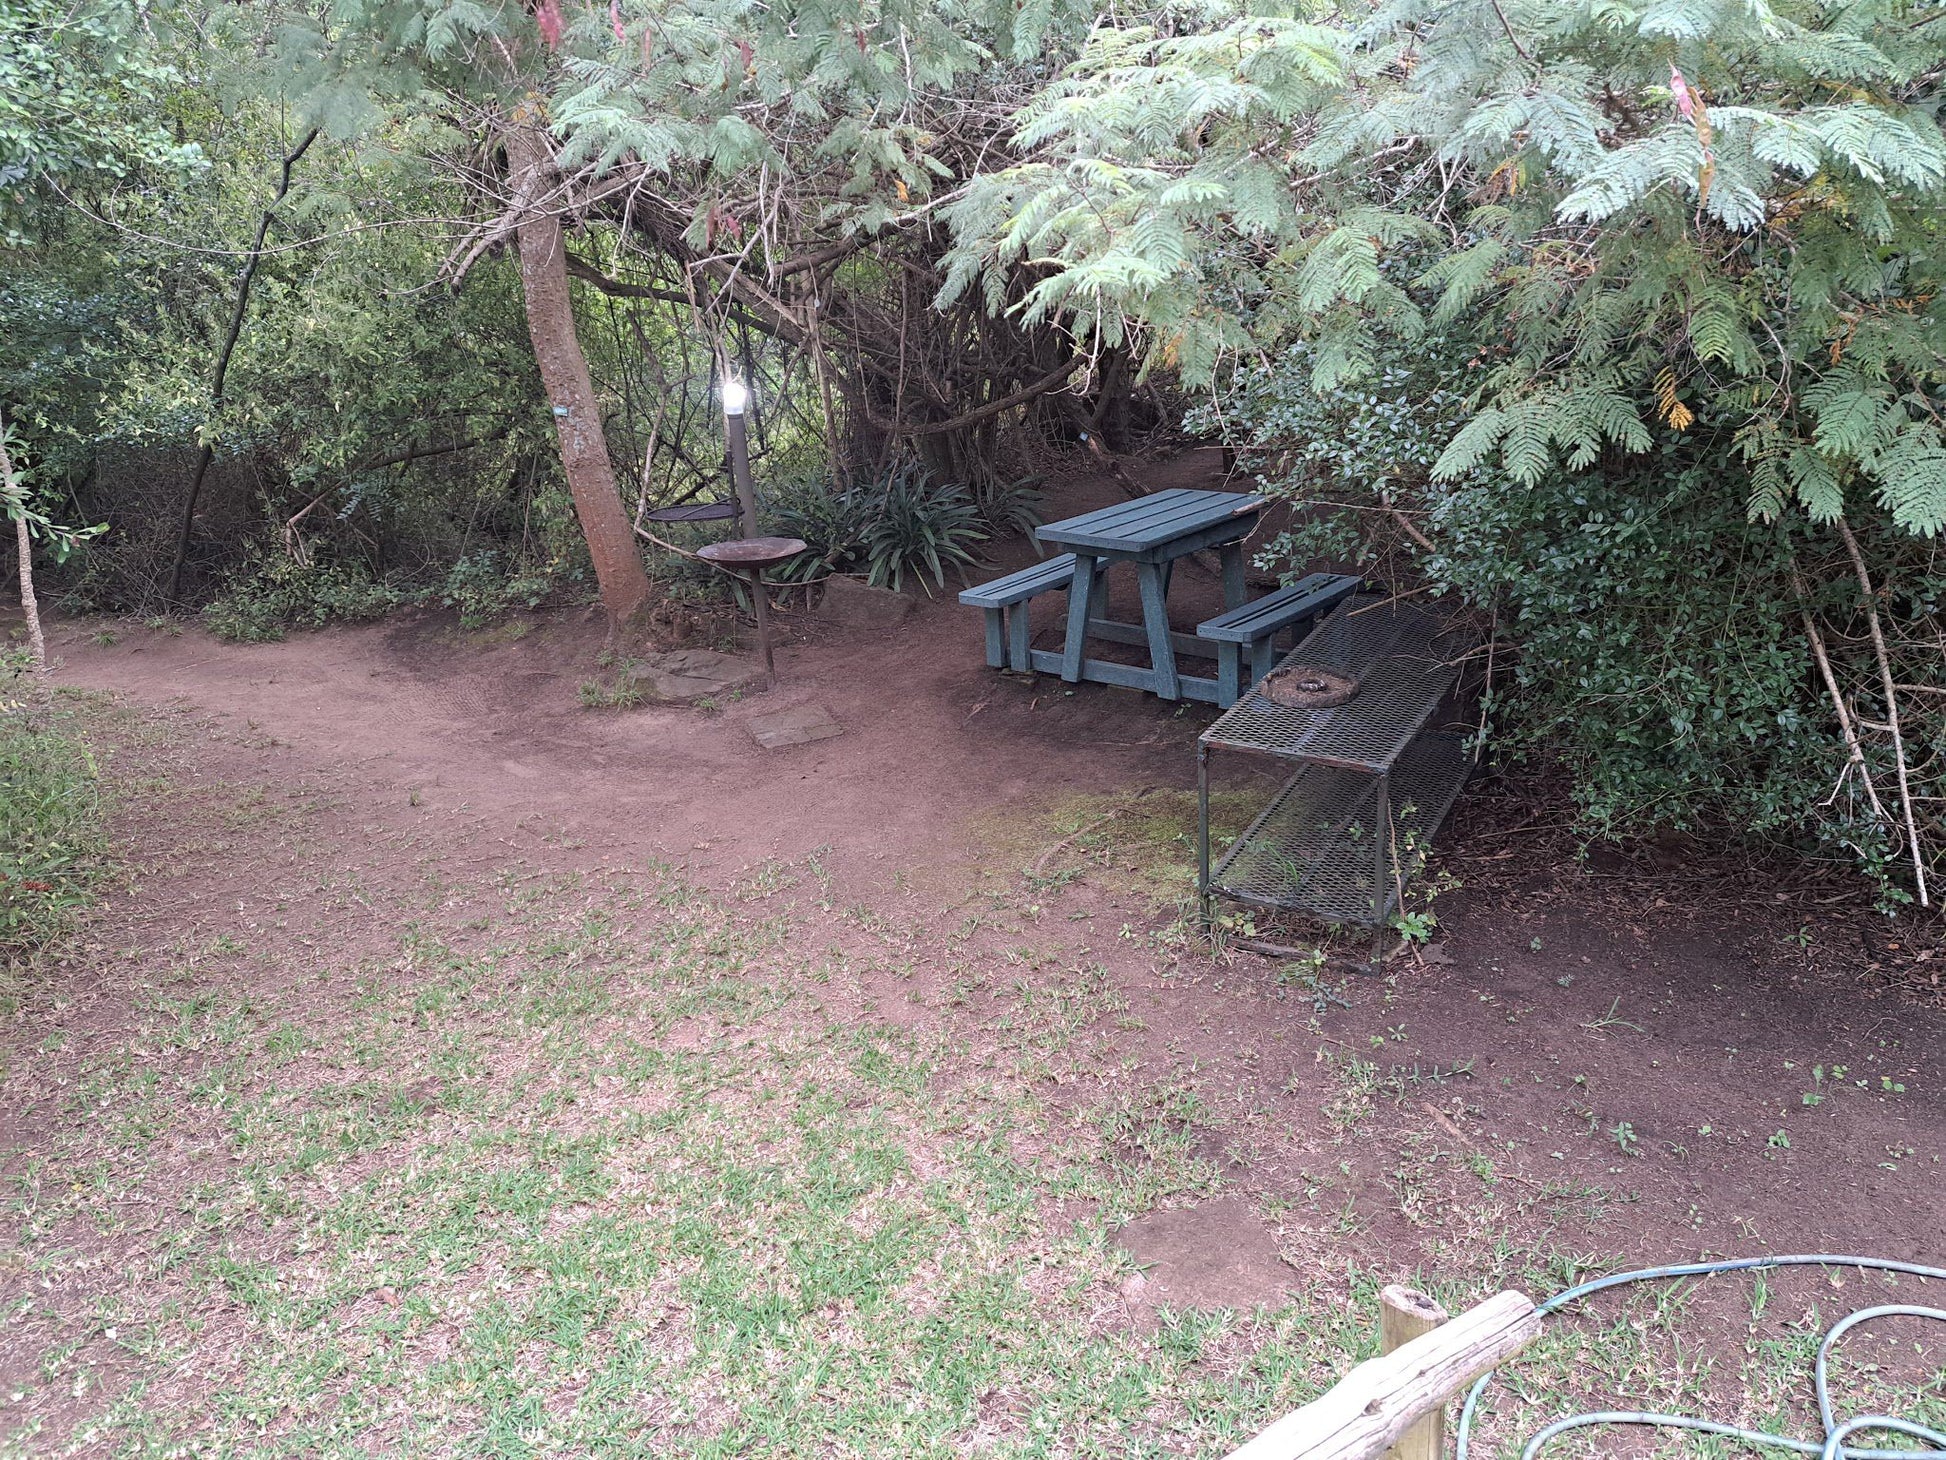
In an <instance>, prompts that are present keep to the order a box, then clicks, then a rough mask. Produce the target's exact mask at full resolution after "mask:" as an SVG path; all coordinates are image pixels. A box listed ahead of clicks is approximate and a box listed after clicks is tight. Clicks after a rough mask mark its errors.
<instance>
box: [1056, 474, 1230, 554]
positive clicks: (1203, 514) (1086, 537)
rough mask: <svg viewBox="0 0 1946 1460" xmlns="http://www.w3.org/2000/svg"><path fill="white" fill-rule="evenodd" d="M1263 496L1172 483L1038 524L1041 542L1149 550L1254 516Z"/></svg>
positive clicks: (1119, 550)
mask: <svg viewBox="0 0 1946 1460" xmlns="http://www.w3.org/2000/svg"><path fill="white" fill-rule="evenodd" d="M1264 506H1265V502H1264V499H1263V498H1262V497H1259V496H1256V495H1254V494H1252V493H1248V492H1205V491H1193V490H1190V489H1189V488H1185V487H1172V488H1170V489H1169V490H1167V491H1163V492H1155V493H1153V494H1151V495H1149V496H1147V497H1138V498H1137V499H1136V500H1134V501H1133V502H1118V503H1116V504H1115V505H1114V506H1112V507H1103V508H1100V509H1099V510H1097V511H1094V512H1084V513H1082V514H1081V515H1080V516H1078V517H1068V518H1065V519H1063V520H1062V521H1060V522H1050V523H1048V524H1047V525H1046V526H1044V527H1041V528H1039V529H1037V531H1036V536H1038V537H1039V538H1040V540H1041V541H1042V542H1044V543H1049V544H1052V545H1054V546H1057V547H1062V548H1068V549H1071V550H1072V549H1083V550H1085V549H1090V548H1093V549H1100V550H1105V551H1108V552H1122V553H1141V552H1149V551H1152V550H1154V549H1155V548H1158V547H1161V546H1163V545H1164V544H1166V543H1169V542H1172V541H1174V540H1175V539H1177V538H1183V537H1189V536H1191V535H1193V534H1194V533H1197V532H1199V531H1202V530H1204V529H1206V528H1209V527H1212V526H1215V525H1216V524H1218V523H1220V522H1224V521H1226V520H1228V519H1230V518H1235V517H1247V516H1254V515H1255V514H1257V513H1258V512H1261V511H1262V510H1263V509H1264Z"/></svg>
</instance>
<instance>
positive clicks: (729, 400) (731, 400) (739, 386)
mask: <svg viewBox="0 0 1946 1460" xmlns="http://www.w3.org/2000/svg"><path fill="white" fill-rule="evenodd" d="M749 404H750V389H749V387H748V386H746V385H745V384H744V383H743V382H742V381H741V380H725V381H724V382H723V414H724V415H726V416H740V415H742V414H743V408H744V407H745V406H747V405H749Z"/></svg>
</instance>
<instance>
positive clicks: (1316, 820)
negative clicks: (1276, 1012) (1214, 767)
mask: <svg viewBox="0 0 1946 1460" xmlns="http://www.w3.org/2000/svg"><path fill="white" fill-rule="evenodd" d="M1472 769H1473V756H1472V753H1471V752H1470V751H1469V750H1468V749H1467V747H1466V737H1465V736H1462V735H1448V734H1440V733H1436V732H1435V733H1429V734H1425V735H1421V736H1419V737H1418V738H1417V739H1415V740H1414V741H1413V742H1412V744H1411V745H1409V746H1407V747H1406V749H1405V751H1404V753H1403V754H1401V755H1400V757H1399V760H1398V764H1397V765H1396V766H1395V767H1394V768H1393V770H1392V773H1391V785H1390V787H1389V792H1390V795H1389V798H1388V799H1389V800H1390V802H1391V808H1390V810H1391V815H1390V818H1389V819H1390V821H1391V823H1392V834H1393V845H1394V846H1396V847H1397V848H1398V849H1400V850H1401V851H1403V850H1404V849H1405V848H1407V847H1412V846H1417V847H1419V848H1423V847H1424V846H1425V845H1426V842H1427V841H1428V840H1429V839H1430V837H1431V836H1432V833H1433V832H1434V831H1436V830H1437V829H1438V827H1439V824H1440V822H1442V821H1444V820H1445V819H1446V813H1447V812H1448V811H1450V810H1451V809H1452V806H1453V802H1454V801H1455V800H1456V799H1457V798H1458V796H1459V793H1460V787H1461V786H1463V785H1464V784H1465V783H1466V778H1467V775H1468V774H1469V773H1470V772H1471V771H1472ZM1378 793H1379V783H1378V779H1377V777H1375V776H1368V775H1362V774H1360V773H1359V772H1357V771H1353V770H1346V769H1344V768H1343V767H1340V766H1333V765H1321V764H1320V765H1307V766H1305V767H1304V768H1303V769H1302V770H1300V771H1298V773H1297V774H1296V775H1294V776H1292V777H1291V778H1290V780H1288V781H1286V782H1285V783H1284V787H1283V789H1282V790H1280V791H1279V792H1278V793H1277V794H1276V795H1275V796H1273V797H1272V798H1271V800H1270V804H1269V805H1267V806H1266V807H1264V809H1263V810H1262V811H1261V812H1260V813H1258V816H1257V819H1256V820H1255V821H1253V822H1252V823H1251V824H1250V827H1249V829H1248V830H1247V831H1245V832H1244V833H1243V835H1242V836H1240V837H1238V838H1237V839H1236V840H1235V841H1234V842H1232V843H1231V844H1230V848H1229V850H1228V851H1226V852H1225V853H1224V854H1223V856H1222V858H1221V860H1219V861H1218V862H1217V864H1216V866H1215V868H1214V869H1213V870H1212V871H1211V873H1210V889H1211V891H1213V892H1219V893H1221V894H1222V895H1223V896H1225V897H1228V898H1233V899H1235V900H1236V901H1238V902H1247V903H1253V904H1255V905H1256V906H1258V907H1279V908H1288V909H1291V910H1293V911H1297V912H1308V913H1310V914H1312V915H1313V916H1315V917H1320V918H1323V919H1325V920H1326V921H1327V922H1333V923H1351V924H1355V925H1358V926H1362V927H1373V926H1381V925H1383V924H1384V922H1385V921H1386V919H1388V918H1390V917H1391V916H1392V914H1393V913H1394V912H1396V911H1397V910H1398V905H1399V898H1398V881H1397V879H1394V878H1387V879H1386V882H1385V887H1384V893H1385V898H1384V901H1385V905H1384V906H1383V907H1381V908H1380V909H1379V910H1378V912H1377V914H1376V916H1375V915H1374V914H1373V911H1372V892H1373V886H1374V883H1373V877H1372V859H1373V857H1374V855H1375V848H1374V845H1373V841H1372V838H1373V837H1374V836H1376V835H1377V834H1378V826H1379V821H1378V816H1377V812H1376V803H1377V801H1378ZM1408 870H1410V869H1408Z"/></svg>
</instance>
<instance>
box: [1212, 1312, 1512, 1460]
mask: <svg viewBox="0 0 1946 1460" xmlns="http://www.w3.org/2000/svg"><path fill="white" fill-rule="evenodd" d="M1540 1331H1541V1319H1540V1314H1539V1313H1537V1312H1536V1311H1535V1310H1534V1303H1533V1300H1532V1299H1531V1298H1529V1297H1528V1296H1527V1295H1526V1294H1525V1293H1516V1292H1505V1293H1495V1294H1494V1295H1493V1296H1492V1297H1491V1298H1488V1299H1487V1300H1486V1301H1485V1302H1484V1303H1481V1304H1480V1305H1479V1306H1478V1307H1475V1308H1469V1309H1467V1310H1466V1311H1465V1312H1464V1313H1462V1314H1460V1315H1459V1316H1458V1317H1457V1318H1454V1319H1451V1320H1450V1321H1448V1322H1446V1323H1442V1324H1440V1325H1439V1326H1438V1327H1436V1328H1433V1329H1432V1330H1431V1331H1430V1332H1427V1333H1423V1334H1421V1335H1420V1336H1419V1337H1417V1338H1415V1339H1412V1340H1411V1341H1410V1342H1408V1343H1405V1344H1402V1345H1401V1346H1400V1347H1398V1348H1397V1349H1394V1350H1393V1351H1392V1352H1391V1353H1389V1354H1385V1355H1382V1356H1381V1357H1379V1358H1376V1359H1368V1360H1366V1361H1365V1362H1364V1363H1362V1364H1360V1365H1358V1367H1357V1368H1355V1369H1353V1370H1352V1371H1351V1372H1350V1373H1348V1374H1346V1375H1345V1376H1344V1378H1342V1379H1340V1380H1339V1381H1338V1382H1337V1383H1336V1384H1334V1385H1333V1386H1332V1387H1331V1388H1330V1389H1329V1390H1328V1391H1327V1392H1326V1393H1325V1394H1324V1395H1322V1396H1321V1397H1320V1398H1318V1399H1315V1400H1313V1401H1312V1402H1311V1403H1309V1404H1307V1405H1305V1406H1304V1407H1303V1408H1302V1409H1295V1410H1292V1411H1291V1412H1290V1413H1289V1414H1287V1415H1285V1416H1284V1417H1283V1418H1282V1419H1280V1420H1278V1421H1277V1422H1276V1423H1274V1424H1272V1425H1271V1426H1270V1427H1269V1428H1268V1429H1266V1430H1264V1431H1263V1432H1262V1433H1261V1434H1259V1435H1257V1436H1256V1437H1255V1438H1254V1439H1252V1440H1249V1441H1248V1442H1246V1443H1245V1444H1244V1445H1242V1446H1241V1447H1240V1448H1238V1449H1236V1450H1233V1451H1232V1452H1231V1453H1230V1456H1229V1460H1378V1457H1379V1456H1381V1455H1383V1454H1384V1453H1385V1452H1386V1451H1387V1450H1389V1449H1391V1448H1392V1447H1393V1446H1394V1445H1397V1444H1398V1443H1399V1441H1400V1440H1401V1439H1402V1438H1404V1436H1405V1434H1406V1432H1407V1431H1408V1430H1410V1429H1411V1428H1412V1427H1413V1425H1414V1424H1415V1423H1417V1422H1418V1421H1419V1420H1421V1419H1423V1418H1424V1417H1425V1416H1427V1415H1429V1414H1432V1413H1434V1412H1435V1411H1437V1410H1439V1409H1441V1408H1443V1407H1444V1406H1445V1405H1446V1404H1447V1403H1449V1402H1450V1401H1452V1400H1453V1399H1456V1398H1458V1397H1459V1394H1460V1392H1461V1391H1462V1390H1463V1389H1465V1388H1466V1386H1467V1385H1469V1384H1471V1383H1472V1382H1473V1381H1474V1380H1475V1379H1477V1378H1479V1377H1480V1375H1482V1374H1484V1373H1486V1372H1487V1371H1488V1370H1489V1369H1494V1368H1497V1367H1499V1366H1500V1365H1501V1364H1503V1363H1505V1362H1506V1361H1507V1360H1508V1359H1510V1358H1512V1357H1513V1356H1514V1355H1515V1354H1517V1353H1519V1352H1520V1351H1521V1350H1522V1349H1523V1348H1525V1347H1527V1345H1528V1344H1530V1343H1532V1342H1533V1341H1534V1340H1535V1339H1536V1338H1538V1337H1539V1336H1540Z"/></svg>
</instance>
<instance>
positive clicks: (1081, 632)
mask: <svg viewBox="0 0 1946 1460" xmlns="http://www.w3.org/2000/svg"><path fill="white" fill-rule="evenodd" d="M1096 573H1097V568H1096V564H1095V560H1094V559H1093V558H1091V557H1089V556H1088V555H1087V554H1086V553H1076V554H1075V555H1074V582H1073V583H1071V584H1069V585H1068V642H1067V644H1066V646H1065V647H1064V648H1063V649H1062V651H1061V678H1063V679H1065V680H1066V681H1067V682H1068V683H1069V684H1079V683H1080V682H1081V657H1082V655H1083V654H1084V653H1085V652H1086V651H1087V647H1088V608H1089V605H1091V604H1092V603H1093V602H1094V599H1095V577H1096Z"/></svg>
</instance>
